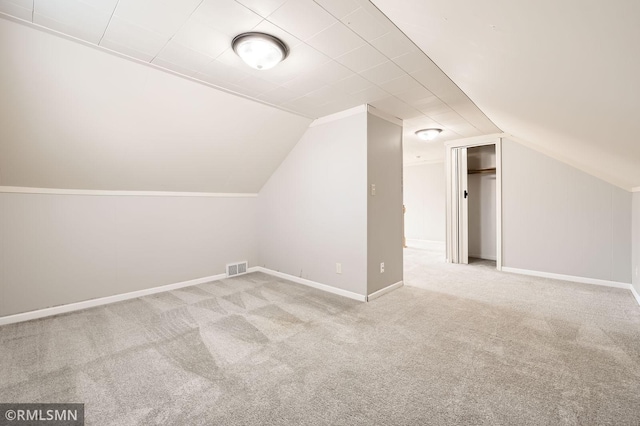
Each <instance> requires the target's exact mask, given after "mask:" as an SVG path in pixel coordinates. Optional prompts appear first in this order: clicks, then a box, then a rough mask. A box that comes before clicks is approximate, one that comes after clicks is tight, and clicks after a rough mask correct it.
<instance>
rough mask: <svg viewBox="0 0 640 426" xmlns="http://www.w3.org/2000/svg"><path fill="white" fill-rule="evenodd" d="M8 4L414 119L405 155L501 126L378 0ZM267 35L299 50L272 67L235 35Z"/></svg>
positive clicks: (262, 89)
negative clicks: (252, 57) (234, 45)
mask: <svg viewBox="0 0 640 426" xmlns="http://www.w3.org/2000/svg"><path fill="white" fill-rule="evenodd" d="M0 12H3V13H5V14H7V15H11V16H12V17H15V18H18V19H22V20H24V21H26V22H29V23H32V24H34V25H37V26H41V27H45V28H48V29H52V30H55V31H57V32H60V33H63V34H67V35H69V36H72V37H75V38H77V39H79V40H82V41H85V42H87V43H90V44H93V45H97V46H100V47H101V48H104V49H109V50H112V51H115V52H118V53H121V54H123V55H127V56H129V57H131V58H135V59H137V60H139V61H142V62H145V63H149V64H152V65H153V66H158V67H162V68H165V69H169V70H172V71H174V72H176V73H179V74H181V75H183V76H187V77H188V78H191V79H194V80H197V81H200V82H202V83H205V84H210V85H213V86H216V87H220V88H223V89H225V90H228V91H231V92H234V93H239V94H242V95H244V96H247V97H250V98H253V99H257V100H259V101H261V102H265V103H267V104H271V105H274V106H277V107H278V108H281V109H284V110H287V111H292V112H294V113H296V114H300V115H303V116H305V117H309V118H318V117H322V116H325V115H328V114H332V113H336V112H339V111H343V110H345V109H348V108H351V107H354V106H358V105H362V104H370V105H373V106H374V107H376V108H379V109H382V110H383V111H385V112H387V113H390V114H392V115H395V116H397V117H399V118H402V119H403V120H405V158H406V159H415V158H416V157H417V156H423V157H425V158H426V157H429V156H431V157H433V156H436V157H439V158H441V157H442V143H433V144H425V143H424V142H423V141H419V140H418V138H417V137H416V136H415V135H414V132H415V130H418V129H420V128H425V127H440V128H443V129H444V131H443V133H442V134H441V136H440V137H439V140H440V141H445V140H449V139H458V138H461V137H470V136H478V135H484V134H489V133H496V132H499V131H500V130H499V129H498V127H496V126H495V125H494V124H493V123H492V122H491V121H490V120H489V119H488V118H487V117H486V116H485V115H484V114H483V113H482V111H480V110H479V109H478V108H477V106H476V105H475V104H474V103H473V102H472V101H471V100H470V99H469V98H468V97H467V96H466V95H465V94H464V93H463V92H462V91H461V90H460V89H459V88H458V87H457V86H456V85H455V84H454V83H453V82H452V81H451V79H449V78H448V77H447V76H446V75H445V74H444V73H443V72H442V71H441V70H440V69H439V68H438V67H437V66H436V65H435V64H434V63H433V62H432V61H431V60H430V59H429V58H428V57H427V56H426V55H425V54H424V52H422V51H421V50H420V49H419V48H418V47H417V46H416V45H415V44H414V43H413V42H411V40H409V39H408V38H407V37H406V36H405V35H404V34H403V33H402V32H401V31H400V30H399V29H398V28H397V27H396V26H395V25H394V24H393V23H392V22H391V21H389V19H388V18H387V17H386V16H385V15H384V14H382V13H381V12H380V11H379V10H378V9H377V8H376V7H375V6H374V5H373V4H372V3H371V2H370V1H369V0H162V1H151V0H2V1H0ZM246 31H259V32H267V33H270V34H272V35H275V36H277V37H280V38H281V39H282V40H283V41H284V42H285V43H286V44H287V45H288V47H289V49H290V54H289V57H288V58H287V59H286V60H285V61H284V62H282V63H281V64H279V65H278V66H277V67H275V68H273V69H270V70H263V71H257V70H253V69H251V68H249V67H248V66H246V65H245V64H244V63H243V62H242V61H241V60H240V59H239V58H238V57H237V56H236V55H235V54H234V52H233V50H232V49H231V40H232V39H233V37H234V36H236V35H237V34H239V33H242V32H246Z"/></svg>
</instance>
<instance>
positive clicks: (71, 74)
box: [0, 19, 311, 193]
mask: <svg viewBox="0 0 640 426" xmlns="http://www.w3.org/2000/svg"><path fill="white" fill-rule="evenodd" d="M0 58H1V60H2V66H0V185H2V186H23V187H35V188H62V189H92V190H132V191H180V192H224V193H236V192H242V193H246V192H248V193H255V192H258V191H259V190H260V188H261V187H262V185H263V184H264V183H265V182H266V181H267V179H268V178H269V176H271V174H272V173H273V171H274V170H275V169H276V168H277V167H278V165H279V164H280V163H281V162H282V159H283V158H284V157H285V156H286V155H287V153H288V152H289V151H290V150H291V148H292V147H293V146H294V145H295V144H296V143H297V142H298V140H299V139H300V137H301V136H302V134H303V133H304V132H305V130H306V129H307V127H308V125H309V123H310V122H311V119H309V118H305V117H301V116H299V115H296V114H292V113H290V112H286V111H282V110H279V109H277V108H273V107H271V106H267V105H264V104H261V103H258V102H255V101H251V100H248V99H245V98H241V97H238V96H235V95H231V94H228V93H225V92H222V91H220V90H216V89H213V88H210V87H206V86H203V85H201V84H198V83H195V82H193V81H190V80H187V79H183V78H179V77H176V76H175V75H172V74H169V73H167V72H165V71H161V70H158V69H154V68H152V67H149V66H145V65H141V64H139V63H135V62H132V61H129V60H126V59H123V58H120V57H117V56H115V55H110V54H105V52H102V51H100V50H98V49H96V48H92V47H88V46H85V45H82V44H80V43H76V42H73V41H69V40H66V39H64V38H61V37H58V36H53V35H51V34H48V33H46V32H43V31H38V30H34V29H32V28H28V27H27V26H25V25H22V24H18V23H15V22H11V21H8V20H5V19H0Z"/></svg>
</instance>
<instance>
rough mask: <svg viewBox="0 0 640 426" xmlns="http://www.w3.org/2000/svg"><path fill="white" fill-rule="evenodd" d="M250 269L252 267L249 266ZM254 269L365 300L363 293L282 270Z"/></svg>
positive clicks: (329, 291)
mask: <svg viewBox="0 0 640 426" xmlns="http://www.w3.org/2000/svg"><path fill="white" fill-rule="evenodd" d="M251 269H253V268H251ZM255 270H256V271H259V272H264V273H265V274H268V275H273V276H274V277H278V278H283V279H285V280H289V281H293V282H294V283H298V284H302V285H306V286H309V287H313V288H317V289H318V290H323V291H326V292H328V293H333V294H337V295H340V296H344V297H348V298H349V299H353V300H358V301H360V302H366V301H367V296H365V295H363V294H358V293H354V292H352V291H348V290H343V289H341V288H337V287H332V286H330V285H326V284H320V283H318V282H315V281H311V280H308V279H306V278H300V277H296V276H295V275H289V274H285V273H283V272H278V271H273V270H271V269H267V268H263V267H261V266H258V267H256V268H255Z"/></svg>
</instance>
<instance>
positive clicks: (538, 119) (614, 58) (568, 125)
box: [372, 0, 640, 189]
mask: <svg viewBox="0 0 640 426" xmlns="http://www.w3.org/2000/svg"><path fill="white" fill-rule="evenodd" d="M372 1H373V3H374V4H375V5H376V6H377V7H379V8H380V9H381V10H382V11H383V12H384V13H385V14H386V15H387V16H388V17H389V18H390V19H391V20H392V21H393V22H394V23H395V24H396V25H397V26H398V27H399V28H400V29H401V30H402V31H403V32H404V33H405V34H407V36H409V37H410V38H411V39H412V40H413V41H414V42H415V43H416V44H417V45H418V46H419V47H420V48H421V49H422V50H423V51H424V52H426V53H427V54H428V55H429V57H430V58H431V59H432V60H433V61H434V62H435V63H437V64H438V66H439V67H440V68H442V70H443V71H444V72H445V73H446V74H447V75H448V76H449V77H451V78H452V79H453V81H455V82H456V84H458V86H460V88H461V89H462V90H463V91H464V92H465V93H466V94H467V95H469V97H470V98H471V99H473V101H474V102H475V103H476V104H477V105H478V106H479V107H480V109H481V110H482V111H483V112H484V113H486V114H487V116H489V117H490V118H491V120H492V121H493V122H494V123H496V125H498V126H499V127H500V128H501V129H502V130H503V131H505V132H507V133H510V134H512V135H515V136H517V137H518V138H519V139H520V140H522V141H524V142H526V143H528V144H530V145H533V146H534V147H535V148H537V149H538V150H541V151H543V152H546V153H547V154H550V155H552V156H554V157H556V158H559V159H561V160H564V161H565V162H568V163H570V164H573V165H575V166H577V167H579V168H581V169H583V170H585V171H588V172H590V173H592V174H594V175H596V176H599V177H601V178H603V179H605V180H607V181H609V182H612V183H614V184H617V185H619V186H621V187H623V188H627V189H630V188H632V187H640V119H639V118H638V113H639V112H640V53H639V52H640V47H639V46H640V1H638V0H615V1H604V0H572V1H558V0H536V1H503V0H484V1H480V2H479V1H476V0H372Z"/></svg>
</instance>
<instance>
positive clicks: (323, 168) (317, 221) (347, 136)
mask: <svg viewBox="0 0 640 426" xmlns="http://www.w3.org/2000/svg"><path fill="white" fill-rule="evenodd" d="M366 188H367V113H366V112H365V110H364V108H362V110H361V111H360V112H358V113H357V114H355V115H351V116H349V117H346V118H340V119H336V120H334V121H331V122H328V123H325V124H320V125H316V126H313V127H310V128H309V129H308V130H307V132H306V133H305V134H304V136H303V137H302V139H301V140H300V141H299V142H298V144H297V145H296V146H295V147H294V148H293V150H292V151H291V153H289V155H288V157H287V158H286V159H285V160H284V161H283V162H282V164H281V165H280V167H279V168H278V169H277V170H276V172H275V173H274V174H273V175H272V176H271V178H270V179H269V180H268V182H267V183H266V184H265V186H264V187H263V188H262V190H261V191H260V195H259V199H258V201H259V219H258V232H259V239H258V241H259V252H260V265H261V266H264V267H266V268H269V269H272V270H275V271H279V272H283V273H286V274H289V275H294V276H296V277H301V278H305V279H308V280H311V281H315V282H318V283H321V284H326V285H330V286H333V287H336V288H338V289H342V290H346V291H350V292H353V293H356V294H359V295H362V296H364V295H366V290H367V276H366V268H367V192H366ZM336 263H340V264H341V265H342V273H341V274H338V273H336Z"/></svg>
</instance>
